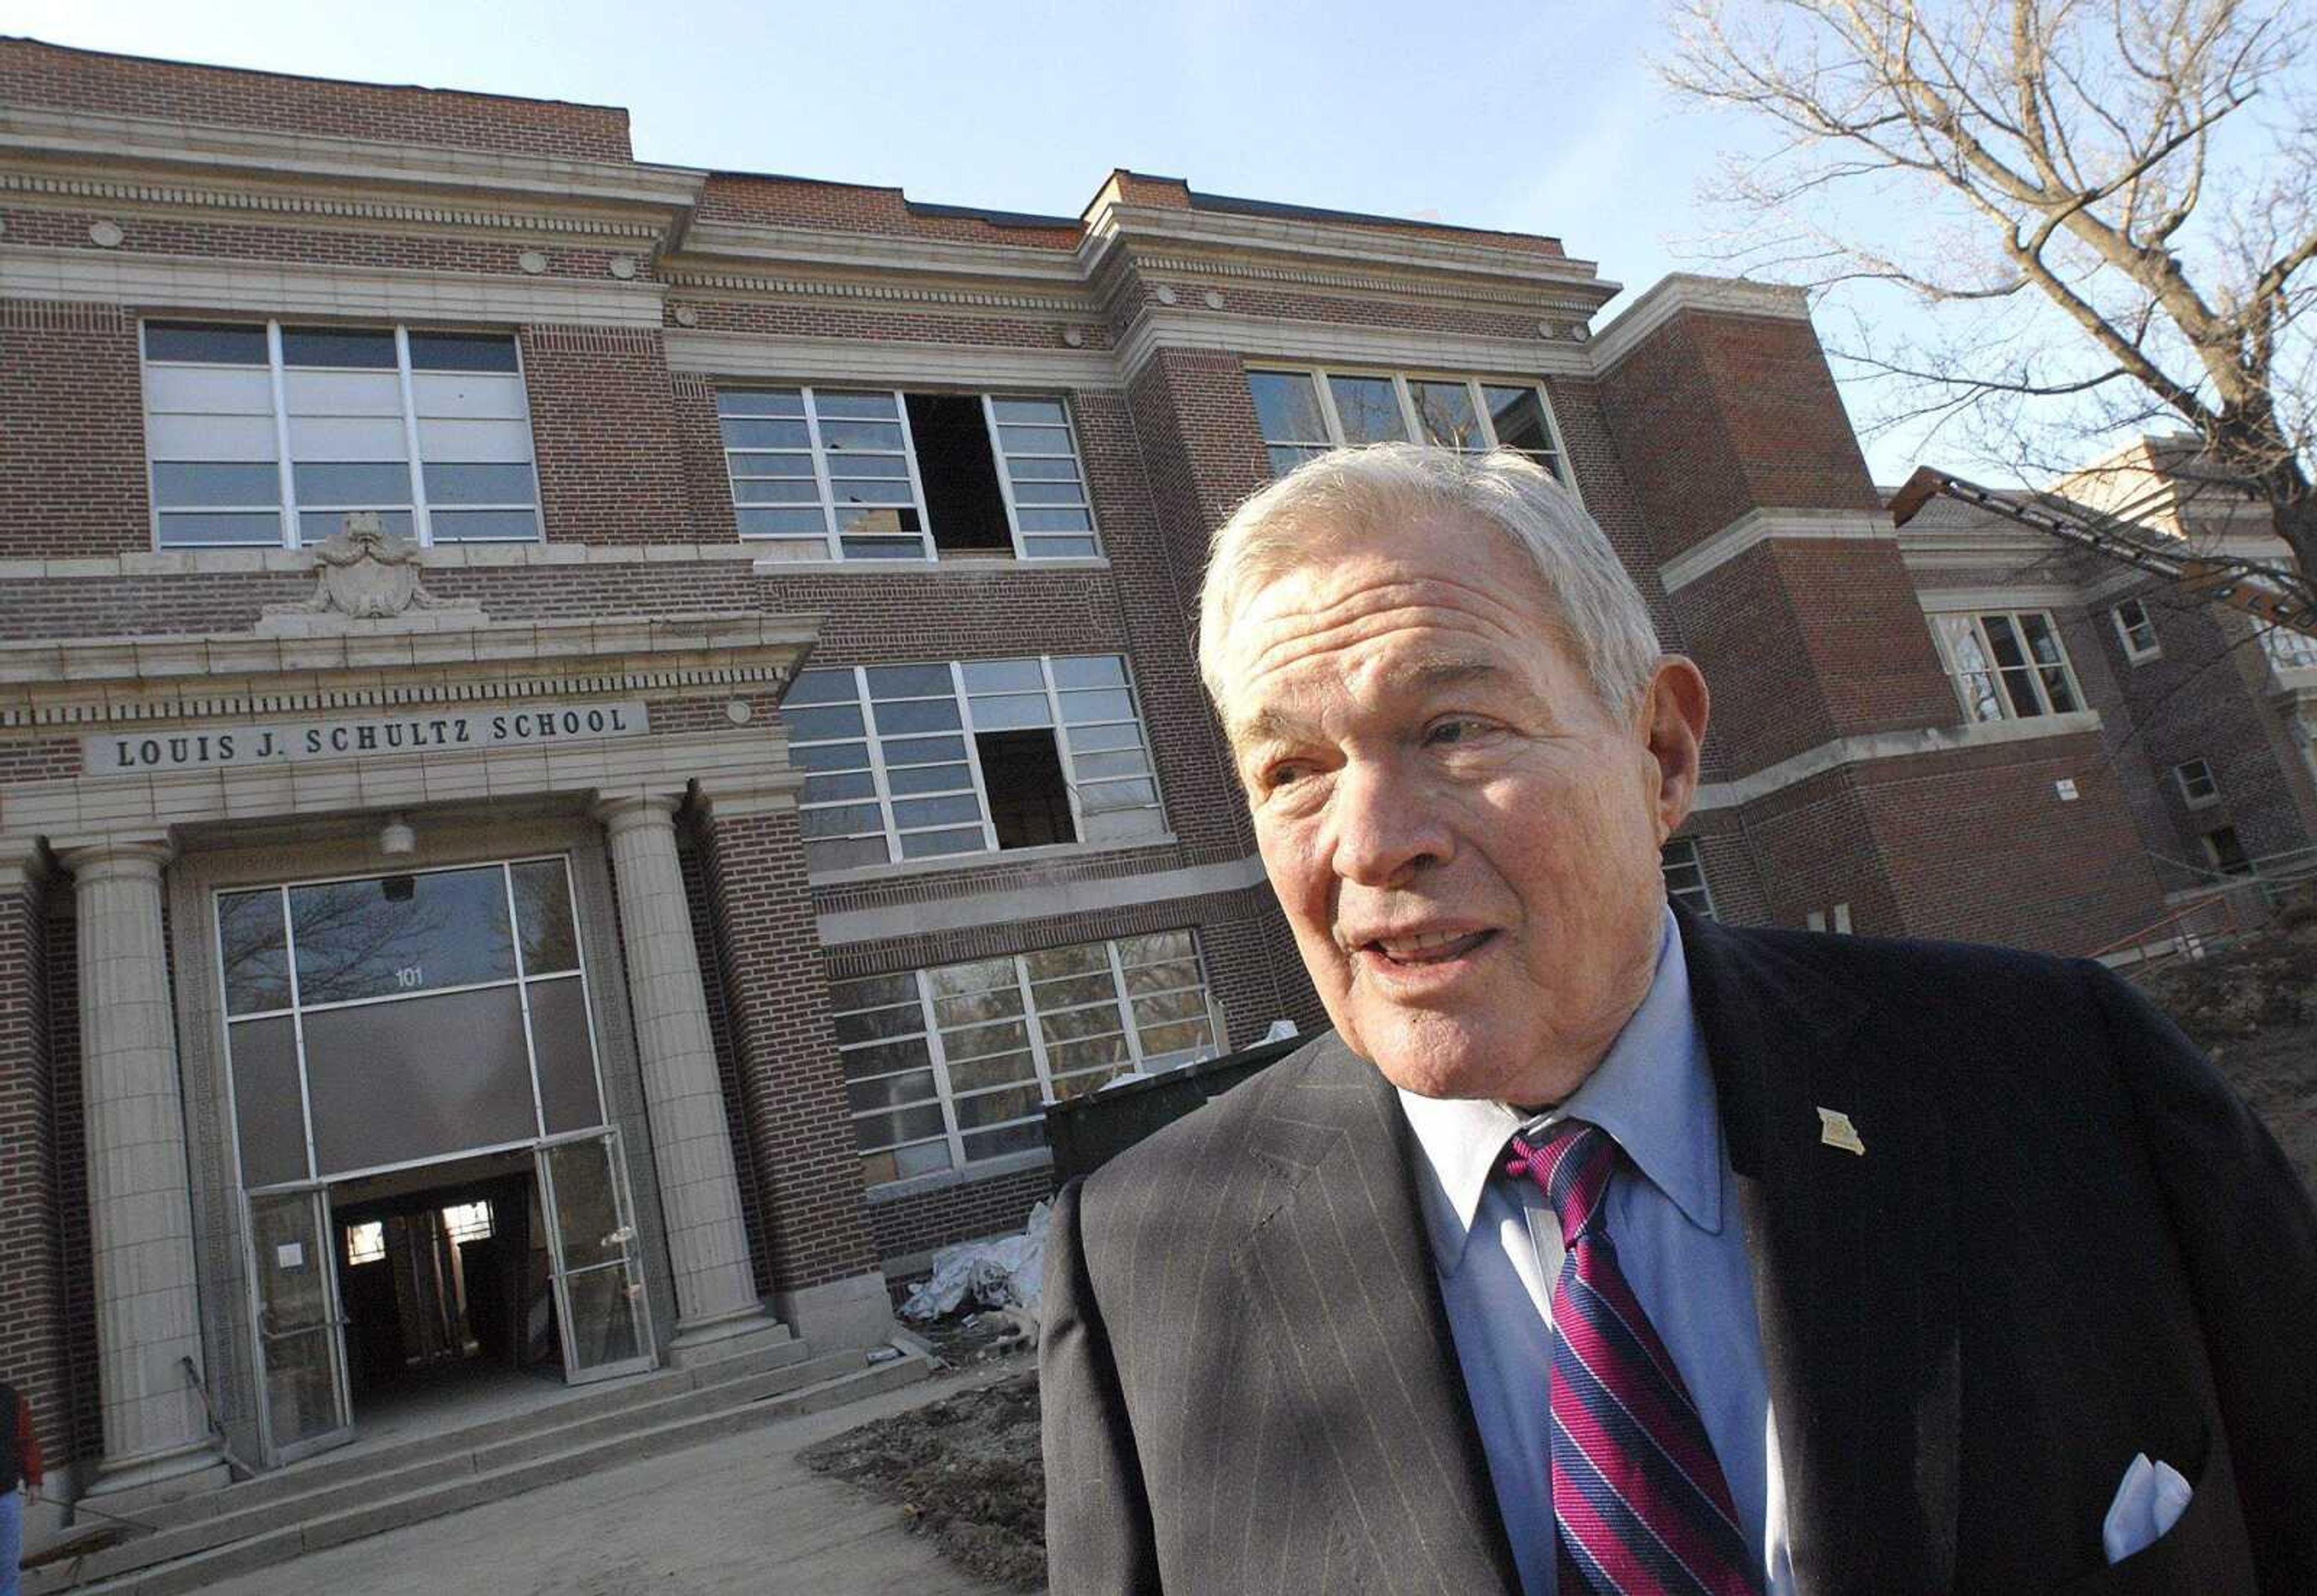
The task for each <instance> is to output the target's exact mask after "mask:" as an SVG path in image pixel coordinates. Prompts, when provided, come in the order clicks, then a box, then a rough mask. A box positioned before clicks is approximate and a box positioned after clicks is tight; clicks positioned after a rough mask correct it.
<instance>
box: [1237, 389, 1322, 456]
mask: <svg viewBox="0 0 2317 1596" xmlns="http://www.w3.org/2000/svg"><path fill="white" fill-rule="evenodd" d="M1247 386H1248V392H1250V393H1251V394H1253V395H1254V396H1255V417H1256V420H1257V423H1258V424H1259V425H1260V426H1261V427H1262V429H1263V436H1264V440H1265V442H1266V443H1272V444H1320V445H1321V446H1323V447H1324V446H1325V445H1326V444H1327V441H1328V424H1327V422H1326V421H1324V420H1323V419H1321V417H1320V395H1319V390H1317V389H1315V388H1313V387H1312V385H1311V378H1309V377H1307V376H1305V375H1304V374H1303V373H1302V372H1248V375H1247Z"/></svg>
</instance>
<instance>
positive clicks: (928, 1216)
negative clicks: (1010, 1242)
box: [869, 1165, 1054, 1259]
mask: <svg viewBox="0 0 2317 1596" xmlns="http://www.w3.org/2000/svg"><path fill="white" fill-rule="evenodd" d="M1053 1189H1054V1171H1053V1170H1052V1168H1051V1166H1048V1165H1041V1166H1039V1167H1038V1168H1036V1169H1030V1170H1015V1171H1013V1172H1012V1173H1011V1174H1006V1175H993V1176H989V1177H988V1178H986V1179H980V1180H965V1181H961V1182H958V1183H957V1184H955V1185H952V1186H943V1187H936V1188H934V1189H933V1190H930V1191H915V1192H911V1193H909V1194H908V1196H906V1197H888V1198H884V1199H881V1200H878V1201H874V1202H872V1203H871V1204H870V1206H869V1224H870V1227H871V1229H872V1231H873V1232H874V1233H875V1235H876V1238H877V1256H878V1257H879V1258H880V1259H893V1258H904V1257H907V1256H908V1255H909V1254H910V1253H913V1252H927V1251H932V1250H933V1249H934V1248H935V1247H946V1246H949V1245H950V1244H951V1243H952V1242H971V1241H975V1240H978V1239H980V1237H983V1236H996V1235H1004V1234H1007V1233H1015V1234H1018V1233H1020V1232H1021V1229H1022V1224H1023V1221H1024V1220H1025V1219H1027V1218H1028V1217H1029V1216H1030V1210H1031V1209H1033V1208H1034V1207H1036V1206H1038V1205H1039V1204H1040V1203H1041V1202H1042V1201H1044V1200H1045V1199H1046V1198H1047V1197H1050V1196H1051V1195H1052V1193H1053Z"/></svg>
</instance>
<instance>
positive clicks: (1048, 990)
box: [1030, 969, 1116, 1011]
mask: <svg viewBox="0 0 2317 1596" xmlns="http://www.w3.org/2000/svg"><path fill="white" fill-rule="evenodd" d="M1030 991H1031V995H1032V996H1033V998H1034V999H1035V1000H1036V1002H1037V1005H1038V1008H1039V1009H1040V1010H1041V1011H1051V1010H1052V1009H1076V1008H1078V1007H1079V1006H1080V1005H1082V1004H1087V1003H1105V1002H1108V1001H1109V1000H1111V999H1112V998H1113V997H1114V996H1116V992H1115V991H1114V988H1113V986H1112V984H1111V978H1110V972H1109V971H1108V970H1107V969H1103V970H1097V971H1096V972H1095V973H1093V974H1091V975H1065V976H1062V977H1061V978H1060V979H1059V980H1054V981H1042V982H1038V983H1037V984H1035V985H1034V986H1033V987H1032V988H1031V989H1030Z"/></svg>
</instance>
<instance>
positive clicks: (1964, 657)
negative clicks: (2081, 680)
mask: <svg viewBox="0 0 2317 1596" xmlns="http://www.w3.org/2000/svg"><path fill="white" fill-rule="evenodd" d="M1931 622H1932V625H1933V628H1934V630H1935V631H1936V632H1937V636H1938V640H1939V644H1940V649H1941V651H1942V652H1943V653H1944V654H1945V655H1946V663H1947V671H1948V674H1949V675H1951V676H1952V677H1954V678H1955V692H1956V695H1957V696H1959V697H1960V698H1961V699H1962V700H1963V705H1964V713H1965V714H1967V715H1968V716H1969V717H1970V718H1971V719H1973V720H1974V721H1999V720H2004V719H2008V718H2017V719H2022V720H2024V719H2027V718H2029V717H2032V716H2035V715H2054V714H2066V713H2070V712H2071V711H2072V710H2075V709H2078V708H2080V707H2081V706H2082V704H2083V695H2082V694H2081V693H2080V692H2079V691H2078V690H2077V687H2076V681H2075V673H2074V671H2073V669H2072V668H2071V667H2070V665H2069V663H2068V653H2067V650H2066V648H2065V647H2064V646H2063V645H2062V642H2061V641H2060V632H2059V628H2058V627H2057V626H2055V625H2054V624H2053V621H2052V617H2051V615H2050V614H2048V613H2047V612H2044V611H2042V610H2028V611H2023V612H2009V613H1998V614H1983V615H1970V614H1936V615H1933V616H1932V617H1931Z"/></svg>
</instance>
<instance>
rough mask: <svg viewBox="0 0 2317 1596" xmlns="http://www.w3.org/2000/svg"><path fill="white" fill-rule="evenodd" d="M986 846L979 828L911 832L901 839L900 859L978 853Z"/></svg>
mask: <svg viewBox="0 0 2317 1596" xmlns="http://www.w3.org/2000/svg"><path fill="white" fill-rule="evenodd" d="M988 846H989V844H988V843H986V842H984V841H983V840H982V836H981V828H980V827H979V826H969V827H966V828H964V829H961V830H956V831H912V832H910V833H909V834H908V836H907V837H904V838H901V857H903V858H905V859H934V858H940V857H942V856H944V855H947V854H971V853H979V852H980V851H981V849H983V848H984V847H988Z"/></svg>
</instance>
